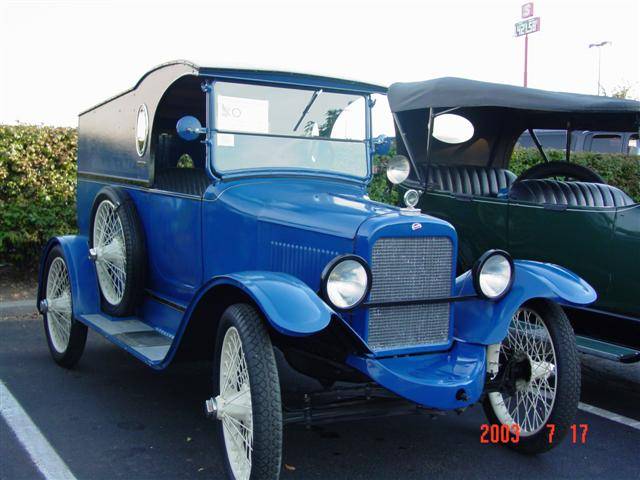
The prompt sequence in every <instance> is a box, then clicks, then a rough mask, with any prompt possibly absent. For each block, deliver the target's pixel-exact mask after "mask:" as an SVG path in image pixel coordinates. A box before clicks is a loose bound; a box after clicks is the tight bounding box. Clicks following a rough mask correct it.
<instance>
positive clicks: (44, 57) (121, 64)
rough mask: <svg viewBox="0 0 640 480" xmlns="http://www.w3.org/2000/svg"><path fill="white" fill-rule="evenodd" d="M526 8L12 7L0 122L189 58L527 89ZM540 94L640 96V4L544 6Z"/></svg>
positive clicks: (1, 26) (114, 89) (532, 58)
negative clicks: (618, 92)
mask: <svg viewBox="0 0 640 480" xmlns="http://www.w3.org/2000/svg"><path fill="white" fill-rule="evenodd" d="M524 3H525V1H524V0H483V1H478V0H475V1H464V0H449V1H428V0H421V1H409V0H390V1H383V0H368V1H367V0H363V1H360V0H341V1H338V0H322V1H314V2H310V1H306V0H295V1H292V0H277V1H276V0H274V1H269V0H262V1H256V0H237V1H217V0H207V1H201V0H182V1H176V0H173V1H165V0H155V1H150V0H149V1H148V0H138V1H135V0H129V1H120V0H110V1H107V0H96V1H91V0H0V123H16V122H21V123H35V124H47V125H60V126H76V125H77V115H78V113H80V112H81V111H83V110H85V109H87V108H89V107H91V106H93V105H95V104H96V103H99V102H100V101H102V100H104V99H106V98H108V97H111V96H112V95H114V94H117V93H119V92H121V91H123V90H126V89H128V88H130V87H131V86H133V85H134V84H135V82H136V81H137V80H138V79H139V78H140V76H141V75H142V74H143V73H144V72H146V71H147V70H149V69H150V68H152V67H153V66H155V65H157V64H160V63H163V62H166V61H169V60H173V59H178V58H184V59H189V60H193V61H195V62H196V63H200V64H202V65H207V66H228V65H234V66H236V65H240V66H246V67H255V68H271V69H274V68H275V69H279V70H291V71H298V72H311V73H321V74H324V75H329V76H338V77H346V78H354V79H359V80H365V81H368V82H372V83H380V84H383V85H389V84H390V83H393V82H397V81H414V80H426V79H429V78H435V77H440V76H459V77H466V78H472V79H477V80H486V81H492V82H499V83H508V84H514V85H522V82H523V64H524V38H516V37H515V36H514V34H515V28H514V24H515V23H516V22H517V21H519V20H520V15H521V10H520V8H521V5H522V4H524ZM533 3H534V15H535V16H539V17H540V18H541V22H540V25H541V29H540V32H537V33H534V34H531V35H530V36H529V86H530V87H534V88H543V89H549V90H558V91H568V92H578V93H592V94H595V93H596V89H597V52H596V50H597V49H595V48H591V49H590V48H588V46H589V44H590V43H595V42H601V41H605V40H606V41H610V42H612V44H611V45H607V46H605V47H603V48H602V52H601V54H602V62H601V72H602V73H601V83H602V85H603V87H604V88H605V90H606V91H607V92H611V91H612V90H613V89H614V88H615V87H616V86H618V85H631V86H632V87H633V90H632V94H633V95H634V96H635V97H636V98H638V97H640V29H639V25H640V1H638V0H606V1H603V0H582V1H574V0H535V1H534V2H533Z"/></svg>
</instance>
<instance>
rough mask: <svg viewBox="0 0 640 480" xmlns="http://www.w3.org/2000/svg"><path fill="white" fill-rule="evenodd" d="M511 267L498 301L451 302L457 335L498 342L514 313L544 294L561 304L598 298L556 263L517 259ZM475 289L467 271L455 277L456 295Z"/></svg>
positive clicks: (462, 337)
mask: <svg viewBox="0 0 640 480" xmlns="http://www.w3.org/2000/svg"><path fill="white" fill-rule="evenodd" d="M514 267H515V273H514V274H515V277H514V282H513V286H512V287H511V290H510V291H509V293H508V294H507V295H505V296H504V297H503V298H502V299H500V300H499V301H497V302H496V301H491V300H485V299H480V298H478V299H474V300H469V301H464V302H458V303H456V304H454V335H455V337H456V338H459V339H460V340H463V341H466V342H472V343H480V344H484V345H489V344H492V343H498V342H501V341H502V339H503V338H504V337H505V336H506V334H507V329H508V328H509V322H510V321H511V317H513V314H514V313H515V312H516V310H517V309H518V308H519V307H520V306H521V305H522V304H523V303H525V302H526V301H528V300H531V299H533V298H546V299H549V300H552V301H555V302H558V303H561V304H564V305H567V304H568V305H586V304H589V303H593V302H595V300H596V298H597V294H596V291H595V290H594V289H593V287H592V286H591V285H589V284H588V283H587V282H586V281H584V280H583V279H582V278H580V277H579V276H577V275H576V274H574V273H573V272H571V271H569V270H567V269H565V268H562V267H559V266H558V265H553V264H551V263H542V262H534V261H530V260H516V261H514ZM475 293H476V292H475V289H474V287H473V281H472V278H471V272H470V271H468V272H465V273H463V274H462V275H460V276H459V277H458V278H457V279H456V295H463V296H466V295H475Z"/></svg>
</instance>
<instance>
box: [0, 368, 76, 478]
mask: <svg viewBox="0 0 640 480" xmlns="http://www.w3.org/2000/svg"><path fill="white" fill-rule="evenodd" d="M0 413H2V417H3V418H4V419H5V421H6V422H7V424H8V425H9V427H10V428H11V430H13V433H15V434H16V437H18V440H19V441H20V443H21V444H22V446H23V447H24V449H25V450H26V451H27V453H28V454H29V456H30V457H31V460H32V461H33V463H34V464H35V465H36V467H38V470H40V473H42V475H43V476H44V477H45V478H46V479H47V480H76V477H74V476H73V473H71V470H69V467H67V464H66V463H64V460H62V459H61V458H60V456H59V455H58V454H57V453H56V451H55V450H54V449H53V447H52V446H51V444H50V443H49V442H48V441H47V439H46V438H44V435H42V432H41V431H40V429H38V427H37V426H36V424H35V423H33V421H32V420H31V418H30V417H29V415H28V414H27V412H25V411H24V409H23V408H22V406H21V405H20V403H18V401H17V400H16V399H15V397H14V396H13V395H12V394H11V392H10V391H9V389H8V388H7V387H6V386H5V384H4V382H3V381H2V380H0Z"/></svg>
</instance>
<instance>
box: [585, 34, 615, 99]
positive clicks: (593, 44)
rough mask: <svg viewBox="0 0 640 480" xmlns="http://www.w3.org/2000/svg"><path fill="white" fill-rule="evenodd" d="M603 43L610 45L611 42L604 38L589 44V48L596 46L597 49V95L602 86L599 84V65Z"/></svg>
mask: <svg viewBox="0 0 640 480" xmlns="http://www.w3.org/2000/svg"><path fill="white" fill-rule="evenodd" d="M605 45H611V42H610V41H608V40H605V41H604V42H600V43H591V44H589V48H593V47H596V48H597V49H598V92H597V95H600V91H601V89H602V87H601V86H600V65H601V60H602V54H601V52H602V47H604V46H605Z"/></svg>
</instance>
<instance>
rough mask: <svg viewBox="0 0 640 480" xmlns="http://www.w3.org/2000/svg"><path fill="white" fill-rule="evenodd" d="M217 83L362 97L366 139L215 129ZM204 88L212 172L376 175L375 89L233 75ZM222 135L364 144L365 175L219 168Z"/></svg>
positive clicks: (360, 180) (225, 175)
mask: <svg viewBox="0 0 640 480" xmlns="http://www.w3.org/2000/svg"><path fill="white" fill-rule="evenodd" d="M216 83H225V84H229V83H231V84H243V85H255V86H257V87H263V86H264V87H272V88H278V89H283V90H286V89H289V90H305V91H309V92H310V93H313V92H315V91H318V90H322V92H323V93H338V94H345V95H354V96H359V97H361V98H362V99H363V100H364V114H365V118H364V120H365V132H364V138H363V140H352V139H341V138H322V137H305V136H296V135H283V134H275V133H273V134H272V133H254V132H241V131H232V130H223V129H217V128H216V94H215V88H216ZM203 90H205V92H206V94H207V109H206V122H207V128H206V140H205V143H206V146H207V148H206V150H207V153H206V155H207V159H206V165H207V169H208V170H210V172H211V174H212V175H213V176H214V177H215V178H218V179H225V178H236V177H244V176H292V175H295V176H305V177H329V178H335V179H341V180H343V181H344V180H347V181H351V182H355V183H359V184H368V183H369V182H370V181H371V178H372V176H373V171H372V159H373V153H372V148H373V141H372V137H371V132H372V130H371V95H372V94H373V93H376V92H373V91H371V92H364V91H361V90H349V89H336V88H326V87H320V86H318V87H315V86H313V87H312V86H308V85H304V84H300V85H298V84H288V83H287V84H283V83H278V82H257V81H250V80H242V79H233V78H221V79H220V80H215V79H213V80H211V81H209V82H206V84H203ZM218 133H220V134H233V135H243V136H253V137H267V138H286V139H299V140H301V141H305V140H306V141H322V142H336V143H338V142H346V143H351V144H362V145H363V148H364V150H365V158H364V161H365V162H366V174H365V175H364V176H354V175H349V174H347V173H343V172H339V171H336V170H313V169H308V168H296V167H292V168H278V167H257V168H241V169H238V170H226V171H218V170H217V169H216V163H215V156H216V140H215V138H214V136H215V135H217V134H218Z"/></svg>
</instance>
